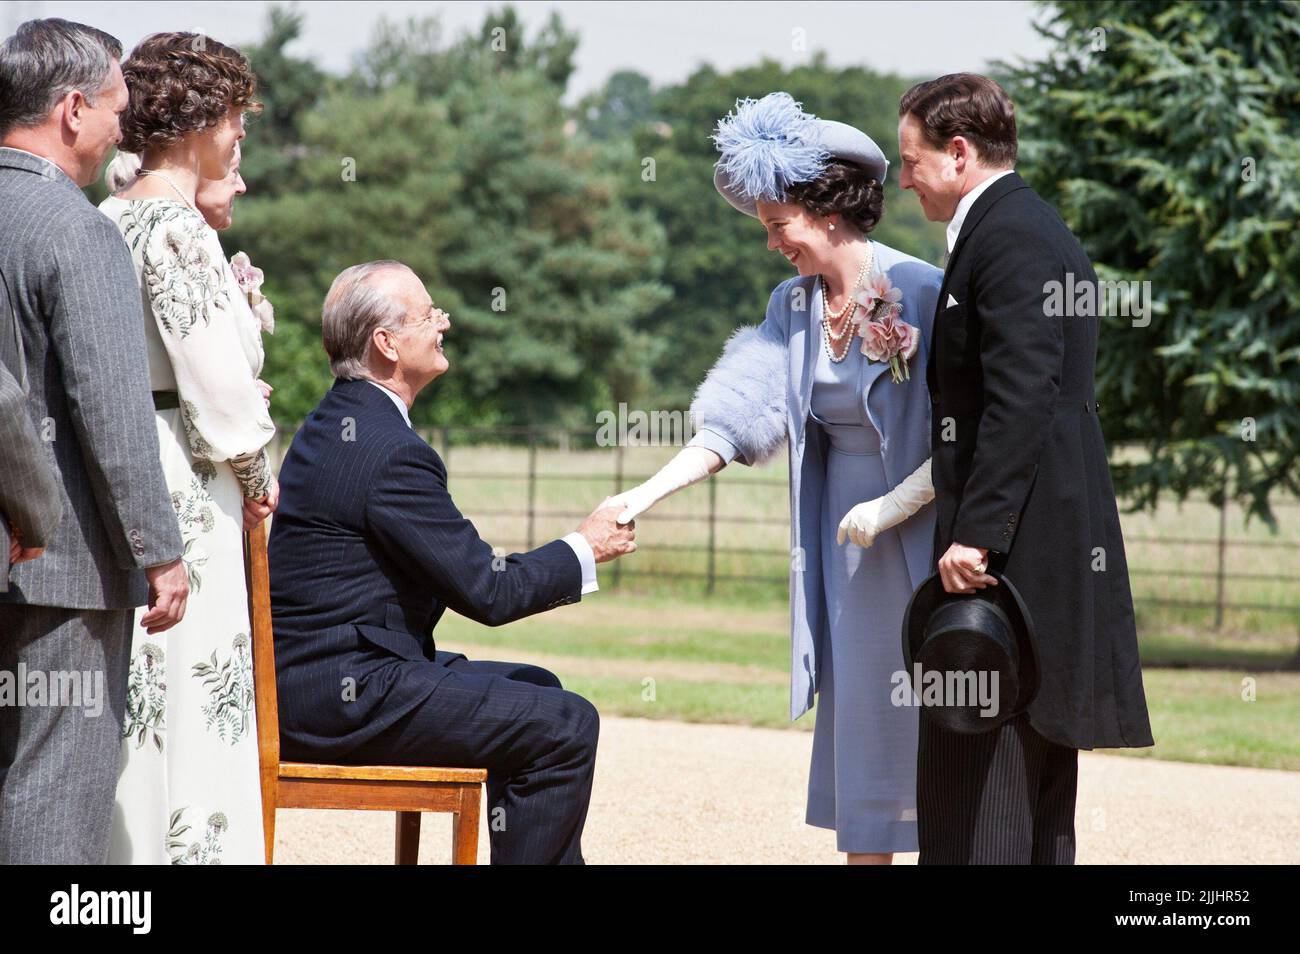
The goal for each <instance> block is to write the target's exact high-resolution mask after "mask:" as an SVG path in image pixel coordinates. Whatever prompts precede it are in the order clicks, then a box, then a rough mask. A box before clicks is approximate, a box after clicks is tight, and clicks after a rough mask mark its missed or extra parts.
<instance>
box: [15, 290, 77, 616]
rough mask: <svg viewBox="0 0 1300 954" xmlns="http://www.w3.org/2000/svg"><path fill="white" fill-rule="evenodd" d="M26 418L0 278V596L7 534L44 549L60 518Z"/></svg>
mask: <svg viewBox="0 0 1300 954" xmlns="http://www.w3.org/2000/svg"><path fill="white" fill-rule="evenodd" d="M47 453H48V452H47V451H46V450H45V448H44V446H42V444H41V441H40V438H39V437H38V436H37V434H36V429H35V428H33V427H32V422H31V419H30V418H29V417H28V416H27V364H26V361H25V360H24V359H23V337H22V332H20V331H19V330H18V325H17V323H16V322H15V321H14V314H13V308H12V307H11V306H10V304H9V286H8V283H6V282H5V279H4V274H3V273H0V593H3V592H6V591H7V590H8V589H9V528H10V527H11V526H13V527H17V528H18V529H20V530H21V531H22V537H23V543H24V544H25V545H26V546H29V547H43V546H45V545H46V543H48V542H49V539H50V537H51V536H52V535H53V533H54V529H55V528H56V527H57V526H58V525H59V518H60V517H61V516H63V503H62V501H61V499H60V498H59V485H58V484H57V483H56V482H55V480H54V467H53V465H52V463H51V461H50V459H49V457H48V456H47Z"/></svg>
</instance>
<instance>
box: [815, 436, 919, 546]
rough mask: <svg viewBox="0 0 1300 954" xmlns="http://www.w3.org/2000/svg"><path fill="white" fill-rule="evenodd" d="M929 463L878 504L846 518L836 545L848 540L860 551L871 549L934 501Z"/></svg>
mask: <svg viewBox="0 0 1300 954" xmlns="http://www.w3.org/2000/svg"><path fill="white" fill-rule="evenodd" d="M930 460H931V458H929V457H927V458H926V459H925V463H923V464H922V465H921V466H920V467H918V468H916V470H914V471H912V472H911V473H910V474H908V475H907V477H906V478H905V479H904V480H903V482H902V483H901V484H899V485H898V486H897V487H895V488H894V489H893V490H891V491H890V492H889V493H887V494H885V495H884V496H883V497H877V498H876V499H875V500H868V501H867V502H866V503H860V504H858V505H857V506H856V507H854V508H853V509H852V510H850V511H849V512H848V513H846V514H845V515H844V519H843V520H841V521H840V531H839V533H837V534H836V535H835V542H836V543H839V544H841V545H843V543H844V539H845V537H847V538H848V539H850V540H852V541H853V542H854V543H856V544H857V545H858V546H860V547H869V546H871V544H873V543H875V542H876V536H877V535H878V534H880V533H881V532H882V531H884V530H888V529H889V528H890V527H892V526H894V525H895V524H899V523H902V522H903V521H904V520H906V519H907V518H908V517H910V516H911V515H912V514H914V513H916V512H917V511H918V510H920V509H921V508H922V507H923V506H925V505H926V504H927V503H929V502H930V501H931V500H933V499H934V484H933V483H932V482H931V480H930Z"/></svg>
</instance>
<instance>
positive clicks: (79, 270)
mask: <svg viewBox="0 0 1300 954" xmlns="http://www.w3.org/2000/svg"><path fill="white" fill-rule="evenodd" d="M0 272H2V273H3V274H4V276H5V279H6V280H7V282H8V284H9V295H10V300H11V301H12V303H13V308H14V312H15V314H16V315H17V319H18V326H19V328H20V330H21V332H22V338H23V347H24V349H25V351H26V362H27V376H28V385H29V391H28V397H27V412H28V415H29V417H30V419H31V422H32V424H33V425H34V426H35V427H36V429H37V431H38V432H40V431H44V432H45V433H44V434H43V435H42V436H46V437H48V435H49V434H51V433H52V435H53V440H49V441H48V442H47V446H48V447H50V448H52V450H53V457H52V463H53V464H54V469H55V472H56V478H57V481H58V484H59V495H60V497H61V503H62V508H63V520H62V521H61V522H60V523H59V525H58V528H57V529H56V530H55V531H54V533H53V535H52V536H51V537H50V538H49V540H48V541H47V542H46V550H45V554H44V556H42V557H41V558H40V559H39V560H33V561H31V562H28V563H24V564H22V565H20V566H16V567H13V568H12V570H11V572H10V579H9V591H8V592H7V593H0V601H2V602H12V603H34V604H39V605H43V606H62V607H68V608H73V609H129V608H131V607H134V606H141V605H143V604H144V603H145V602H146V601H147V599H148V585H147V583H146V580H145V576H144V572H143V570H144V568H145V567H149V566H156V565H158V564H160V563H168V562H170V561H172V560H174V559H176V558H177V557H178V556H180V554H181V537H180V529H179V527H178V526H177V522H176V514H175V512H174V511H173V509H172V504H171V495H170V494H169V493H168V491H167V485H166V483H165V482H164V480H163V475H162V467H161V465H160V464H159V456H158V435H157V431H156V425H155V423H154V414H153V402H152V399H151V397H150V393H149V370H148V361H147V352H146V350H145V337H144V312H143V308H142V304H141V298H140V287H139V285H138V284H137V282H136V279H135V269H134V267H133V266H132V264H131V255H130V252H129V251H128V250H127V247H126V244H125V243H124V242H123V241H122V235H121V233H120V232H119V231H118V230H117V227H116V226H115V225H114V224H113V223H112V222H111V221H110V220H109V219H108V217H107V216H105V215H104V214H103V213H101V212H100V211H99V210H98V209H96V208H95V207H94V206H93V205H91V204H90V202H89V201H88V200H87V199H86V197H85V195H84V194H83V193H82V191H81V190H80V189H79V188H77V185H76V183H74V182H73V181H72V180H71V179H70V178H68V176H67V175H66V174H64V172H63V171H62V170H61V169H59V168H58V167H57V166H56V165H54V164H53V163H51V162H49V161H47V160H45V159H42V158H40V157H39V156H34V155H32V154H31V153H27V152H23V151H21V150H17V149H7V148H3V147H0Z"/></svg>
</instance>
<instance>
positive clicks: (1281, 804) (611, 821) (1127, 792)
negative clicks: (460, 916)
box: [276, 716, 1300, 864]
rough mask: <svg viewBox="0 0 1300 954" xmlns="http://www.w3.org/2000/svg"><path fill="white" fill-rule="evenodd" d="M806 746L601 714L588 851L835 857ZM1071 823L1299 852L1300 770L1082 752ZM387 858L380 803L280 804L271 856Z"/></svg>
mask: <svg viewBox="0 0 1300 954" xmlns="http://www.w3.org/2000/svg"><path fill="white" fill-rule="evenodd" d="M811 745H812V735H811V733H807V732H790V731H782V730H780V729H759V728H748V727H745V726H731V725H694V724H686V723H680V722H666V721H656V720H649V719H627V718H616V717H613V716H609V717H605V718H603V719H602V721H601V740H600V753H599V755H598V760H597V765H596V782H595V787H594V790H593V793H592V801H591V810H590V813H589V814H588V816H587V827H586V833H585V835H584V837H583V851H584V853H585V855H586V857H587V861H588V862H589V863H591V864H619V863H630V864H676V863H716V862H727V863H751V862H759V863H770V864H839V863H842V862H843V856H842V855H840V854H839V853H838V852H836V851H835V834H834V832H831V831H827V830H824V829H819V828H812V827H810V826H808V825H806V824H804V821H803V811H804V796H805V786H806V785H807V779H808V776H807V772H808V759H809V754H810V747H811ZM1075 831H1076V833H1077V836H1078V862H1079V863H1080V864H1185V863H1202V864H1261V863H1271V864H1296V863H1300V772H1280V771H1273V770H1269V769H1252V768H1235V767H1229V766H1217V765H1194V764H1190V763H1184V762H1158V761H1155V760H1153V759H1145V758H1129V757H1126V756H1117V755H1097V754H1094V753H1090V752H1083V753H1080V757H1079V800H1078V807H1077V811H1076V814H1075ZM420 851H421V862H422V863H426V864H429V863H437V864H442V863H445V861H446V860H447V859H448V857H449V856H450V851H451V827H450V819H449V817H448V816H445V815H442V816H430V815H426V816H425V821H424V826H423V831H422V836H421V848H420ZM392 859H393V815H392V814H391V813H388V812H334V811H302V810H283V811H281V812H280V813H279V819H278V822H277V831H276V861H277V862H278V863H280V864H391V863H392ZM487 859H488V855H487V832H486V830H484V831H483V832H482V833H481V835H480V841H479V860H480V863H483V864H486V863H487ZM895 860H896V861H898V862H900V863H904V864H914V863H915V861H916V855H915V854H907V855H899V856H897V857H896V859H895Z"/></svg>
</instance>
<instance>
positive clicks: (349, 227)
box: [232, 12, 667, 425]
mask: <svg viewBox="0 0 1300 954" xmlns="http://www.w3.org/2000/svg"><path fill="white" fill-rule="evenodd" d="M512 16H513V15H512V14H509V13H508V12H507V13H502V14H493V15H492V16H490V17H489V18H488V20H487V21H486V22H485V25H484V28H483V30H482V31H480V32H479V34H478V35H473V34H470V35H466V36H464V37H462V38H461V39H459V40H458V41H456V42H454V43H452V44H451V45H443V41H442V34H441V30H440V28H439V27H438V24H437V22H436V21H434V20H425V21H412V22H410V23H408V24H407V25H406V26H405V27H403V28H401V29H395V28H393V27H392V26H391V25H384V26H383V27H381V29H380V31H379V33H378V34H377V37H376V40H375V42H374V43H373V44H372V45H371V47H370V49H368V50H367V51H366V53H365V55H364V56H363V57H362V59H361V65H360V67H359V68H358V69H357V70H356V71H354V73H353V74H352V75H350V76H349V77H346V78H345V80H344V81H342V82H340V83H339V84H338V85H337V88H335V89H333V90H331V91H330V92H328V93H327V94H326V95H325V97H324V98H323V99H322V100H321V101H320V102H319V103H317V104H316V105H315V106H313V107H312V108H311V109H310V110H308V111H307V112H306V113H305V114H304V115H303V117H302V121H301V139H302V143H301V146H302V150H301V151H302V158H301V160H300V161H299V164H298V174H297V175H298V178H297V181H296V182H295V183H294V187H293V188H292V189H291V190H286V191H285V192H283V193H282V194H280V195H276V196H272V197H269V198H258V197H254V196H251V194H250V197H249V198H247V199H244V200H241V206H240V212H239V218H238V222H237V227H238V229H239V231H238V233H237V235H235V236H233V237H232V238H235V239H237V240H238V241H239V242H241V243H243V247H246V248H248V250H249V251H250V254H251V255H253V258H254V261H255V263H257V264H258V265H259V266H260V267H262V268H263V269H264V270H265V271H266V274H267V285H268V291H267V294H268V296H269V297H271V298H272V300H273V301H274V302H275V304H276V307H277V315H278V316H284V320H285V321H286V322H287V323H288V326H289V328H292V329H293V330H291V331H287V333H286V342H287V346H286V347H285V348H283V349H281V348H280V335H281V331H280V325H279V323H277V332H276V340H275V345H274V346H273V347H271V348H269V349H268V351H269V355H268V379H270V380H272V383H275V384H276V385H277V387H279V386H280V380H279V377H278V375H280V374H284V375H285V376H286V377H287V378H288V379H290V380H292V381H293V382H294V383H295V387H297V385H299V384H301V385H302V387H301V391H298V390H291V392H290V393H288V394H283V395H282V393H281V391H280V390H277V394H276V407H277V414H278V415H280V416H281V417H282V419H286V420H294V419H296V418H298V417H301V415H303V414H305V413H306V412H307V411H308V410H310V408H311V406H312V405H313V404H314V403H315V400H316V399H318V397H319V395H320V393H322V392H323V390H324V389H325V387H326V386H327V385H328V381H329V378H328V372H327V371H326V370H325V358H324V354H323V353H322V352H321V350H320V348H319V344H317V345H316V351H315V357H309V356H308V355H307V354H305V353H304V352H302V351H300V350H299V347H298V346H299V345H304V344H306V343H307V342H309V341H311V340H312V339H313V338H314V339H315V340H316V342H319V314H320V307H321V301H322V299H323V297H324V294H325V291H326V290H327V289H328V287H329V283H330V281H331V280H332V279H333V277H334V275H335V274H337V273H338V272H339V271H341V270H342V269H343V268H345V267H346V266H348V265H352V264H356V263H358V262H362V261H367V260H372V259H379V258H394V259H398V260H400V261H402V262H405V263H406V264H408V265H410V266H411V267H412V268H413V269H414V270H415V271H416V273H417V274H419V275H420V276H421V277H422V278H423V279H424V280H425V282H426V284H427V285H428V287H429V291H430V294H431V295H432V297H433V299H434V301H435V302H436V303H437V304H438V305H439V306H441V307H443V308H444V309H446V310H447V311H448V312H449V313H450V314H451V316H452V322H453V325H452V329H451V332H450V334H449V335H448V336H447V345H446V347H447V353H448V357H449V359H450V361H451V364H452V371H451V372H450V373H449V374H448V375H447V376H446V378H444V379H442V380H440V381H439V382H438V383H437V384H436V385H435V386H434V387H433V388H431V389H430V397H428V398H425V399H422V400H421V402H420V403H418V404H417V405H416V408H415V409H414V412H413V419H414V420H415V421H416V422H417V423H426V424H427V423H438V424H476V425H494V424H526V423H539V424H548V425H549V424H555V423H569V424H571V425H576V424H578V423H579V422H582V423H586V424H590V423H591V421H592V417H593V411H594V408H595V407H597V406H607V405H608V404H609V403H610V402H611V401H617V400H629V399H631V398H632V397H633V396H635V394H636V393H637V390H638V389H639V388H643V387H644V386H645V385H646V383H647V381H648V373H647V368H648V365H649V362H650V361H651V360H652V358H653V356H654V354H655V351H654V342H653V339H651V338H650V337H649V336H648V335H646V334H645V333H644V330H643V325H644V323H645V319H646V316H647V315H648V314H649V313H650V312H651V311H652V310H653V309H654V308H655V307H657V306H658V305H659V304H661V303H662V301H663V300H664V299H665V297H666V294H667V292H666V290H665V289H664V288H663V287H662V286H661V285H660V284H659V283H658V281H657V276H658V275H659V272H660V271H661V269H662V259H661V255H662V253H661V249H662V245H663V239H662V233H661V231H660V229H659V228H658V226H657V225H656V223H655V222H654V219H653V217H652V216H651V215H649V214H648V213H644V212H639V213H638V212H633V211H632V210H630V209H628V208H627V207H626V206H625V205H624V204H623V203H622V202H621V201H620V199H619V197H618V194H617V191H616V190H615V188H614V186H613V184H612V183H611V182H610V181H609V177H608V176H607V175H606V174H604V173H603V172H602V171H601V170H600V169H599V168H597V166H596V155H595V151H594V150H593V149H591V148H590V147H589V146H588V145H587V144H586V143H585V142H584V140H583V139H582V138H581V137H579V136H576V135H574V134H573V130H572V128H571V127H570V126H569V124H568V120H569V113H568V111H567V110H566V108H565V107H564V106H563V104H562V102H561V97H562V95H563V92H564V90H563V87H562V85H558V84H557V80H558V79H560V78H562V77H567V74H568V70H567V68H565V67H564V62H565V61H566V59H567V57H568V56H569V54H571V52H572V50H571V47H570V46H569V45H568V40H566V39H565V36H564V35H563V34H562V31H559V30H558V29H550V30H549V31H543V32H542V33H541V34H540V37H541V39H540V43H541V44H542V46H543V49H541V50H530V49H529V48H528V46H527V45H526V44H524V45H523V47H522V49H518V48H516V47H514V46H512V45H511V44H521V43H522V39H521V37H520V35H519V34H518V33H517V32H512V31H513V30H514V28H515V26H517V21H515V20H514V19H512ZM497 26H503V28H504V29H505V30H506V32H505V34H504V35H505V37H506V47H505V49H504V50H501V51H497V50H494V49H492V47H491V46H490V45H487V44H491V43H492V41H493V38H495V37H496V36H497V35H498V34H495V33H494V32H493V30H494V29H495V27H497ZM566 49H567V50H568V52H565V50H566ZM511 64H514V65H511ZM250 138H252V137H250ZM286 359H287V361H289V362H292V363H290V364H286V363H284V362H285V360H286ZM304 362H308V363H307V364H306V365H305V366H304ZM281 398H283V400H282V399H281Z"/></svg>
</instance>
